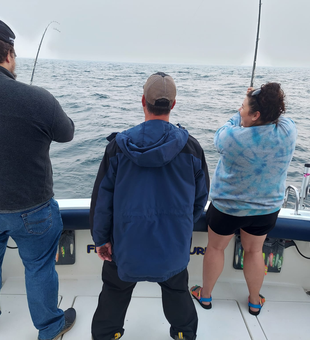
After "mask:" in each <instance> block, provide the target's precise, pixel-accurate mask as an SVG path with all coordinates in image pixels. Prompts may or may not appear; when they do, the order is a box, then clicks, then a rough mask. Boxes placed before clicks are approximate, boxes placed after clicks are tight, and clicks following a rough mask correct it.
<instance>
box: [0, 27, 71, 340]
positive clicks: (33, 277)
mask: <svg viewBox="0 0 310 340" xmlns="http://www.w3.org/2000/svg"><path fill="white" fill-rule="evenodd" d="M14 39H15V35H14V33H13V32H12V30H11V29H10V28H9V27H8V26H7V25H6V24H5V23H4V22H3V21H0V160H1V162H0V183H1V184H0V288H1V284H2V277H1V266H2V262H3V257H4V253H5V250H6V245H7V241H8V238H9V236H11V237H12V238H13V239H14V241H15V242H16V244H17V246H18V249H19V254H20V257H21V259H22V261H23V264H24V266H25V279H26V290H27V298H28V306H29V310H30V314H31V318H32V321H33V324H34V326H35V327H36V328H37V329H38V330H39V336H38V339H40V340H56V339H59V338H60V337H61V336H62V334H64V333H66V332H67V331H68V330H69V329H70V328H71V327H72V326H73V324H74V322H75V317H76V315H75V310H74V309H73V308H69V309H67V310H66V311H65V312H64V311H63V310H61V309H59V308H58V307H57V306H58V275H57V272H56V270H55V256H56V251H57V246H58V241H59V238H60V235H61V232H62V229H63V224H62V220H61V215H60V212H59V207H58V203H57V202H56V201H55V200H54V198H53V196H54V193H53V177H52V166H51V160H50V157H49V148H50V144H51V142H52V141H56V142H61V143H62V142H69V141H71V140H72V138H73V135H74V123H73V122H72V120H71V119H70V118H69V117H68V116H67V115H66V114H65V112H64V111H63V110H62V108H61V106H60V104H59V103H58V101H57V100H56V99H55V98H54V97H53V96H52V95H51V94H50V93H49V92H48V91H46V90H44V89H43V88H40V87H36V86H30V85H26V84H23V83H21V82H18V81H16V75H15V58H16V54H15V50H14Z"/></svg>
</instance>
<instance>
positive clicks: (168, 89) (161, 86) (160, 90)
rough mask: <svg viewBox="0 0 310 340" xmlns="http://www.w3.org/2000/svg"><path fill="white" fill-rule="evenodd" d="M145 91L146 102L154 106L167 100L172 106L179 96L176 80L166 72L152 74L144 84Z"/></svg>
mask: <svg viewBox="0 0 310 340" xmlns="http://www.w3.org/2000/svg"><path fill="white" fill-rule="evenodd" d="M143 89H144V92H143V94H144V97H145V99H146V101H147V102H148V103H150V104H151V105H154V106H156V102H157V101H158V100H160V99H166V100H167V101H169V105H170V106H171V105H172V104H173V102H174V100H175V97H176V94H177V89H176V86H175V83H174V80H173V79H172V77H170V76H169V75H168V74H166V73H164V72H157V73H155V74H152V75H151V76H150V77H149V78H148V80H147V81H146V83H145V84H144V86H143ZM160 106H162V105H160ZM167 106H168V105H167Z"/></svg>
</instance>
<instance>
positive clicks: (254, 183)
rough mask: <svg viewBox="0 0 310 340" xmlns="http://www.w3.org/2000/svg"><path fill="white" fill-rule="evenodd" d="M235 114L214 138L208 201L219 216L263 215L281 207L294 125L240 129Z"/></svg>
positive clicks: (283, 120) (281, 123) (286, 122)
mask: <svg viewBox="0 0 310 340" xmlns="http://www.w3.org/2000/svg"><path fill="white" fill-rule="evenodd" d="M240 122H241V118H240V114H239V113H237V114H235V115H234V116H233V117H232V118H231V119H230V120H229V121H228V122H227V123H226V124H225V125H224V126H222V127H221V128H220V129H219V130H218V131H217V132H216V133H215V136H214V144H215V147H216V148H217V151H218V152H219V153H220V159H219V162H218V164H217V167H216V170H215V173H214V176H213V179H212V183H211V191H210V197H211V199H212V202H213V205H214V206H215V207H216V208H217V209H218V210H220V211H221V212H223V213H225V214H229V215H234V216H253V215H266V214H270V213H273V212H275V211H277V210H279V209H280V208H281V206H282V204H283V200H284V193H285V181H286V176H287V169H288V167H289V164H290V161H291V159H292V157H293V153H294V149H295V142H296V137H297V130H296V127H295V123H294V122H293V121H292V120H291V119H289V118H284V117H282V116H281V117H280V118H279V120H278V123H277V124H268V125H260V126H252V127H246V128H244V127H242V126H240Z"/></svg>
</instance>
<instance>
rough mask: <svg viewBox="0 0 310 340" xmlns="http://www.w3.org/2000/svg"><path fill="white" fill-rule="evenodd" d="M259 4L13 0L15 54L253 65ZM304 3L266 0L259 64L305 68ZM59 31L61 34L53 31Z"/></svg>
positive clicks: (309, 50) (251, 0)
mask: <svg viewBox="0 0 310 340" xmlns="http://www.w3.org/2000/svg"><path fill="white" fill-rule="evenodd" d="M258 4H259V1H258V0H216V1H215V0H212V1H211V0H190V1H188V0H187V1H185V0H156V1H145V0H88V1H80V0H49V1H46V0H27V1H26V0H15V1H13V2H12V3H6V4H5V5H4V4H2V5H1V13H0V19H1V20H3V21H4V22H5V23H7V24H8V25H9V26H10V27H11V28H12V30H13V31H14V33H15V34H16V41H15V48H16V52H17V55H18V56H19V57H26V58H35V56H36V53H37V49H38V46H39V42H40V39H41V37H42V34H43V32H44V30H45V28H46V27H47V25H48V24H49V23H50V22H51V21H57V22H59V23H60V24H59V25H58V24H56V23H53V24H51V25H50V27H49V29H48V31H47V33H46V36H45V39H44V41H43V44H42V48H41V52H40V58H48V59H71V60H98V61H123V62H154V63H174V64H175V63H185V64H208V65H252V63H253V56H254V49H255V40H256V29H257V18H258V7H259V6H258ZM309 13H310V1H309V0H294V1H292V0H264V1H263V4H262V14H261V31H260V41H259V50H258V58H257V66H303V67H310V58H309V56H310V44H309V34H310V20H309ZM53 28H57V29H58V30H60V31H61V32H60V33H59V32H57V31H55V30H53Z"/></svg>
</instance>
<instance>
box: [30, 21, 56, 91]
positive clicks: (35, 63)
mask: <svg viewBox="0 0 310 340" xmlns="http://www.w3.org/2000/svg"><path fill="white" fill-rule="evenodd" d="M54 22H55V23H56V24H58V25H60V24H59V22H57V21H51V22H50V23H49V24H48V25H47V26H46V28H45V31H44V33H43V35H42V38H41V41H40V45H39V48H38V52H37V56H36V59H35V61H34V65H33V69H32V76H31V80H30V85H32V81H33V76H34V71H35V68H36V65H37V60H38V57H39V53H40V49H41V45H42V42H43V39H44V36H45V33H46V31H47V29H48V28H49V26H50V25H51V24H52V23H54ZM54 30H55V31H58V32H60V31H59V30H58V29H57V28H54Z"/></svg>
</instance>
